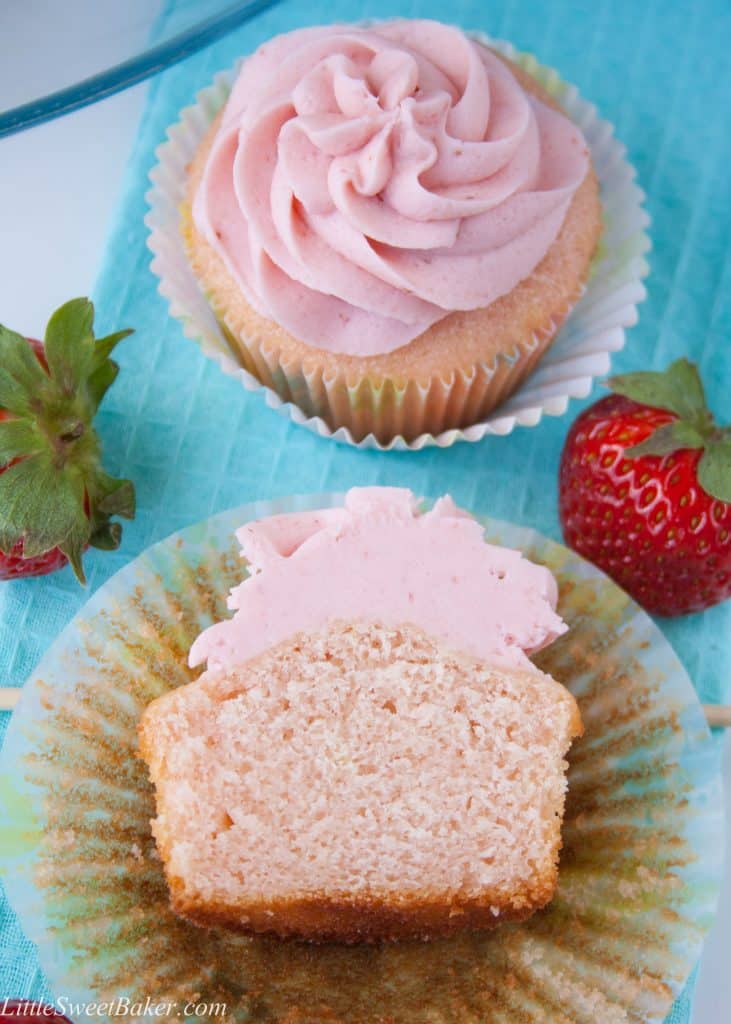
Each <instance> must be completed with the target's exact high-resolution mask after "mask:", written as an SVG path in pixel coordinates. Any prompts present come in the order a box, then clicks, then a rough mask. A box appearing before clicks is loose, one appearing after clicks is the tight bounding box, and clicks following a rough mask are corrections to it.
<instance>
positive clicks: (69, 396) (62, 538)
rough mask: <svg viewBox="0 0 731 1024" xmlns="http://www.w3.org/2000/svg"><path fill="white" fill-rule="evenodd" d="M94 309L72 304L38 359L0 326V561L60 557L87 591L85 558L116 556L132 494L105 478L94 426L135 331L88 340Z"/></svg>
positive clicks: (49, 331)
mask: <svg viewBox="0 0 731 1024" xmlns="http://www.w3.org/2000/svg"><path fill="white" fill-rule="evenodd" d="M93 324H94V307H93V305H92V304H91V302H89V300H88V299H72V300H71V301H70V302H67V303H66V304H65V305H63V306H61V308H60V309H58V310H57V311H56V312H55V313H54V314H53V316H52V317H51V319H50V321H49V323H48V326H47V328H46V335H45V343H44V349H43V351H42V353H39V354H36V352H35V351H34V349H33V347H32V346H31V344H29V342H28V340H27V339H26V338H24V337H22V336H21V335H20V334H16V333H15V332H14V331H11V330H8V328H6V327H3V326H2V325H0V551H2V552H6V553H7V552H10V551H12V550H13V549H14V548H15V547H16V546H17V545H19V544H22V552H23V557H24V558H33V557H35V556H39V555H42V554H43V553H45V552H48V551H51V550H53V549H55V548H58V549H59V550H60V551H61V552H62V553H63V554H64V555H65V556H66V557H67V558H68V560H69V562H70V563H71V565H72V567H73V569H74V572H75V573H76V576H77V578H78V579H79V581H80V582H81V583H84V582H85V576H84V569H83V566H82V553H83V551H84V549H85V548H86V547H87V546H88V545H91V546H93V547H96V548H102V549H105V550H111V549H114V548H117V547H118V546H119V542H120V539H121V535H122V527H121V526H120V524H119V523H117V522H114V521H113V517H114V516H122V517H124V518H126V519H131V518H132V517H133V516H134V512H135V494H134V487H133V485H132V483H131V481H129V480H118V479H116V478H115V477H113V476H110V475H109V474H108V473H106V472H105V471H104V469H103V468H102V464H101V445H100V441H99V437H98V435H97V433H96V431H95V429H94V427H93V425H92V423H93V419H94V416H95V415H96V412H97V409H98V408H99V405H100V403H101V401H102V399H103V398H104V395H105V394H106V392H107V390H108V388H109V387H110V385H111V384H112V383H113V381H114V379H115V378H116V376H117V373H118V372H119V367H118V365H117V364H116V363H115V362H114V361H113V360H112V359H111V358H110V356H111V353H112V352H113V350H114V348H115V346H116V345H117V344H118V343H119V342H120V341H121V340H122V339H123V338H125V337H127V335H128V334H131V333H132V332H131V330H124V331H117V332H116V333H115V334H110V335H107V336H106V337H104V338H95V337H94V328H93Z"/></svg>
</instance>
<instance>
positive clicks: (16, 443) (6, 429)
mask: <svg viewBox="0 0 731 1024" xmlns="http://www.w3.org/2000/svg"><path fill="white" fill-rule="evenodd" d="M47 447H48V441H47V440H46V438H45V437H44V436H43V433H42V432H41V430H40V429H39V427H38V424H37V423H34V422H33V420H29V419H11V420H3V421H2V422H0V468H1V467H3V466H7V464H8V463H9V462H12V461H13V459H22V458H25V456H26V455H35V454H36V452H41V451H43V449H44V448H47Z"/></svg>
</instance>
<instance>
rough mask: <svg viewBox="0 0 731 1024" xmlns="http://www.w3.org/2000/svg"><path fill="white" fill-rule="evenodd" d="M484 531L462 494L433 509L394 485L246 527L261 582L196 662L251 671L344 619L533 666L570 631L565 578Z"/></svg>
mask: <svg viewBox="0 0 731 1024" xmlns="http://www.w3.org/2000/svg"><path fill="white" fill-rule="evenodd" d="M483 532H484V531H483V528H482V526H481V525H480V524H479V523H478V522H477V520H475V519H473V518H472V516H470V515H469V514H468V513H466V512H463V511H462V510H461V509H458V508H457V507H456V505H455V504H454V502H453V501H452V500H451V498H449V497H443V498H440V499H439V501H437V502H436V504H435V505H434V506H433V508H431V509H430V510H429V511H428V512H423V513H422V512H420V511H419V509H418V503H417V501H416V499H415V497H414V495H413V494H412V493H411V492H410V491H407V490H402V489H400V488H395V487H365V488H353V489H352V490H351V491H349V492H348V494H347V496H346V498H345V505H344V507H340V508H330V509H323V510H321V511H315V512H302V513H293V514H289V515H281V516H272V517H270V518H267V519H261V520H259V521H257V522H253V523H249V524H247V525H246V526H242V527H241V529H240V530H238V531H237V534H236V536H237V538H238V540H239V541H240V542H241V546H242V550H243V554H244V556H245V557H246V559H247V560H248V563H249V565H248V568H249V572H250V575H249V576H248V578H247V579H245V580H244V581H243V583H241V584H239V586H237V587H235V588H234V589H233V590H232V591H231V594H230V596H229V600H228V606H229V608H230V609H231V610H232V611H233V612H234V616H233V618H231V619H229V620H227V621H225V622H220V623H217V624H216V625H214V626H211V627H209V628H208V629H206V630H205V631H204V632H203V633H201V635H200V636H199V637H198V639H197V640H196V641H195V643H194V644H193V646H192V648H191V651H190V664H191V665H199V664H201V663H203V662H204V661H207V662H208V667H209V668H226V667H229V666H232V665H236V664H240V663H241V662H243V661H245V660H246V659H248V658H251V657H253V656H254V655H256V654H259V653H260V652H261V651H264V650H266V649H267V648H269V647H271V646H272V645H274V644H277V643H279V642H280V641H282V640H286V639H287V638H288V637H291V636H293V635H294V634H295V633H299V632H301V631H307V632H314V631H317V630H318V629H321V628H323V627H324V626H325V625H327V623H328V622H330V621H332V620H334V619H343V620H359V621H376V622H381V623H383V624H384V625H387V626H398V625H404V624H407V623H411V624H414V625H416V626H419V627H421V628H422V629H423V630H425V631H426V632H428V633H429V634H430V635H432V636H435V637H437V638H439V639H441V640H443V641H444V642H445V643H446V644H447V645H448V646H449V647H451V648H452V649H454V650H459V651H463V652H466V653H468V654H472V655H475V656H477V657H479V658H482V659H484V660H487V661H491V662H493V663H495V664H499V665H506V666H511V667H520V668H530V667H531V662H530V661H529V660H528V657H527V654H529V653H531V652H533V651H536V650H538V649H540V648H541V647H544V646H545V645H546V644H548V643H550V642H551V641H552V640H554V639H555V638H556V637H557V636H559V635H560V634H561V633H563V632H564V631H565V630H566V626H565V624H564V622H563V621H562V620H561V618H560V617H559V616H558V615H557V613H556V610H555V608H556V599H557V588H556V581H555V580H554V578H553V576H552V575H551V573H550V572H549V570H548V569H545V568H544V567H543V566H539V565H534V564H533V563H532V562H529V561H528V560H527V559H526V558H524V557H523V556H522V555H521V554H520V552H519V551H512V550H511V549H509V548H502V547H496V546H495V545H492V544H487V543H486V542H485V540H484V535H483Z"/></svg>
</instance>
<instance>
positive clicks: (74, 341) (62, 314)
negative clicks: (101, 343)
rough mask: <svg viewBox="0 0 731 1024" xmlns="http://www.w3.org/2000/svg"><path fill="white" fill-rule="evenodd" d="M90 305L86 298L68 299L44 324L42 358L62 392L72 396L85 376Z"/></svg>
mask: <svg viewBox="0 0 731 1024" xmlns="http://www.w3.org/2000/svg"><path fill="white" fill-rule="evenodd" d="M93 324H94V307H93V306H92V304H91V302H89V300H88V299H71V301H70V302H67V303H65V304H64V305H63V306H61V307H60V309H57V310H56V312H55V313H54V314H53V316H52V317H51V319H50V320H49V321H48V326H47V327H46V340H45V349H46V359H47V361H48V368H49V370H50V371H51V376H52V377H53V378H54V380H55V381H56V383H57V385H58V386H59V388H60V389H61V392H62V393H63V394H64V395H68V396H71V395H74V394H76V392H77V391H78V389H79V385H80V383H81V382H82V380H84V379H85V378H86V377H87V375H88V369H89V365H90V363H91V359H92V353H93V349H94V334H93V330H92V328H93Z"/></svg>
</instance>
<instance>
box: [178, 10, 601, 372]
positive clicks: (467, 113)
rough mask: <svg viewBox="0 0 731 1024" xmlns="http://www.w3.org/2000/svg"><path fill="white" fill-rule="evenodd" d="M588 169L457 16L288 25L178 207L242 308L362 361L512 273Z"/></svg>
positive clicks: (572, 143)
mask: <svg viewBox="0 0 731 1024" xmlns="http://www.w3.org/2000/svg"><path fill="white" fill-rule="evenodd" d="M588 164H589V161H588V151H587V147H586V144H585V142H584V140H583V138H582V136H581V133H580V131H579V130H578V128H576V127H575V125H573V124H572V122H571V121H569V120H568V118H566V117H564V116H563V115H562V114H559V113H557V112H556V111H554V110H552V109H551V108H549V107H548V106H546V105H545V104H544V103H542V102H540V101H539V100H538V99H536V98H535V97H533V96H530V95H529V94H528V93H526V92H525V91H524V90H523V89H522V88H521V86H520V85H519V83H518V82H517V80H516V79H515V78H514V76H513V75H512V74H511V72H510V71H509V70H508V69H507V67H506V66H505V65H504V64H503V62H502V61H501V60H500V59H499V58H498V57H497V56H495V55H494V54H493V53H492V52H490V51H489V50H488V49H486V48H485V47H483V46H480V45H479V44H478V43H476V42H475V41H473V40H471V39H469V38H468V37H467V36H466V35H464V33H462V32H460V31H459V30H457V29H454V28H451V27H448V26H446V25H442V24H439V23H437V22H430V21H395V22H389V23H385V24H382V25H379V26H377V27H376V28H374V29H357V28H352V27H348V26H334V27H326V28H314V29H302V30H299V31H296V32H291V33H288V34H287V35H284V36H279V37H277V38H276V39H274V40H272V41H271V42H269V43H267V44H265V45H264V46H262V47H261V48H260V49H259V50H257V52H256V53H255V54H254V56H253V57H252V58H251V59H250V60H248V61H247V62H246V63H245V64H244V66H243V67H242V69H241V73H240V74H239V77H238V79H237V81H236V84H235V85H234V88H233V90H232V93H231V96H230V98H229V100H228V103H227V105H226V109H225V112H224V115H223V120H222V123H221V126H220V128H219V131H218V132H217V135H216V139H215V142H214V145H213V149H212V151H211V153H210V156H209V158H208V162H207V165H206V168H205V172H204V175H203V180H202V182H201V184H200V186H199V188H198V190H197V192H196V197H195V202H194V206H193V219H194V222H195V225H196V227H197V228H198V230H199V231H201V232H202V234H204V236H205V237H206V239H207V240H208V241H209V243H210V244H211V245H212V246H213V248H214V249H215V251H216V252H217V253H218V254H219V255H220V256H221V257H222V259H223V260H224V261H225V263H226V266H227V268H228V270H229V272H230V273H231V274H232V276H233V277H234V279H235V280H236V282H237V284H238V285H239V287H240V288H241V290H242V292H243V294H244V296H245V297H246V299H247V301H248V302H249V304H250V305H251V306H252V307H253V308H254V309H255V310H257V311H258V312H259V313H261V314H262V315H263V316H265V317H267V318H269V319H271V320H273V321H275V322H276V323H278V324H279V325H280V326H282V327H283V328H285V330H287V331H289V332H290V333H291V334H292V335H293V336H294V337H295V338H297V339H299V340H301V341H303V342H305V343H306V344H308V345H311V346H313V347H315V348H324V349H326V350H328V351H332V352H336V353H343V354H347V355H354V356H373V355H378V354H382V353H387V352H392V351H394V350H395V349H399V348H401V347H402V346H404V345H406V344H408V343H409V342H410V341H413V339H414V338H416V337H418V336H419V335H420V334H422V333H423V332H424V331H425V330H426V329H427V328H428V327H430V326H431V325H432V324H434V323H436V322H438V321H439V320H441V319H443V318H444V317H445V316H446V315H448V314H449V313H451V312H454V311H456V310H473V309H478V308H481V307H486V306H489V305H490V304H491V303H492V302H494V301H495V300H496V299H498V298H500V296H502V295H505V294H507V293H508V292H509V291H511V290H512V289H513V288H514V287H515V286H516V285H517V284H518V283H519V282H520V281H521V280H523V279H524V278H525V277H527V276H528V275H529V274H530V273H531V271H532V270H533V269H534V268H535V267H536V266H537V264H538V263H539V262H540V260H541V259H542V258H543V256H544V255H545V253H546V252H547V250H548V248H549V246H550V245H551V244H552V243H553V242H554V241H555V239H556V237H557V235H558V232H559V230H560V227H561V224H562V223H563V220H564V217H565V215H566V212H567V209H568V206H569V203H570V202H571V199H572V197H573V195H574V193H575V191H576V189H577V188H578V186H579V185H580V184H581V182H582V181H583V179H584V177H585V176H586V173H587V169H588Z"/></svg>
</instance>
